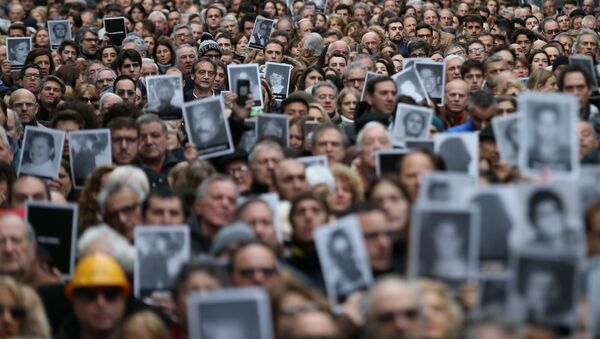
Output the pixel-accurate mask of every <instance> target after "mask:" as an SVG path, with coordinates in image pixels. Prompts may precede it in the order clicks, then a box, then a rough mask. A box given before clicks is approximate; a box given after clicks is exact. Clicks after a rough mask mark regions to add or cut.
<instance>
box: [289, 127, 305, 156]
mask: <svg viewBox="0 0 600 339" xmlns="http://www.w3.org/2000/svg"><path fill="white" fill-rule="evenodd" d="M290 147H291V148H293V149H295V150H297V151H300V152H301V151H303V148H304V133H303V132H302V128H300V125H298V124H294V125H292V126H290Z"/></svg>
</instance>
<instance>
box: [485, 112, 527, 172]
mask: <svg viewBox="0 0 600 339" xmlns="http://www.w3.org/2000/svg"><path fill="white" fill-rule="evenodd" d="M520 116H521V115H520V114H519V113H516V114H510V115H505V116H496V117H494V118H492V128H493V129H494V136H495V137H496V144H497V145H498V153H499V154H500V159H501V160H503V161H505V162H506V163H507V164H509V165H512V166H516V165H517V164H518V163H519V142H520V140H521V139H520V137H519V117H520Z"/></svg>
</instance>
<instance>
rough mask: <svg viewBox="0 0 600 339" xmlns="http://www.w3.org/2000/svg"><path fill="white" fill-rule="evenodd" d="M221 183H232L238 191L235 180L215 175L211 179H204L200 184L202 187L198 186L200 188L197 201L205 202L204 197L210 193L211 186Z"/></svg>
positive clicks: (218, 174) (223, 175) (226, 176)
mask: <svg viewBox="0 0 600 339" xmlns="http://www.w3.org/2000/svg"><path fill="white" fill-rule="evenodd" d="M219 181H227V182H230V183H232V184H233V185H234V186H235V189H236V191H237V190H238V188H237V185H236V183H235V182H234V181H233V179H232V178H231V177H230V176H228V175H225V174H220V173H217V174H213V175H211V176H210V177H208V178H206V179H204V181H202V183H201V184H200V186H198V188H197V189H196V200H203V199H204V197H206V193H208V187H209V186H210V185H212V184H213V183H215V182H219Z"/></svg>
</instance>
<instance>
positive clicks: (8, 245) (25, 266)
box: [0, 215, 35, 277]
mask: <svg viewBox="0 0 600 339" xmlns="http://www.w3.org/2000/svg"><path fill="white" fill-rule="evenodd" d="M34 259H35V244H32V243H31V242H30V241H29V238H28V237H27V226H26V225H25V222H24V221H23V219H21V218H20V217H18V216H14V215H8V216H4V217H0V273H1V274H7V275H12V276H16V277H20V276H21V277H22V276H23V275H24V274H26V272H27V271H28V270H30V269H31V267H32V265H33V261H34Z"/></svg>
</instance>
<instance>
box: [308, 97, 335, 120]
mask: <svg viewBox="0 0 600 339" xmlns="http://www.w3.org/2000/svg"><path fill="white" fill-rule="evenodd" d="M311 108H316V109H318V110H319V111H320V112H321V118H323V121H319V122H320V123H326V122H330V121H331V118H330V117H329V114H327V112H325V108H323V106H322V105H321V104H320V103H318V102H311V103H310V104H308V110H309V111H310V109H311Z"/></svg>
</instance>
